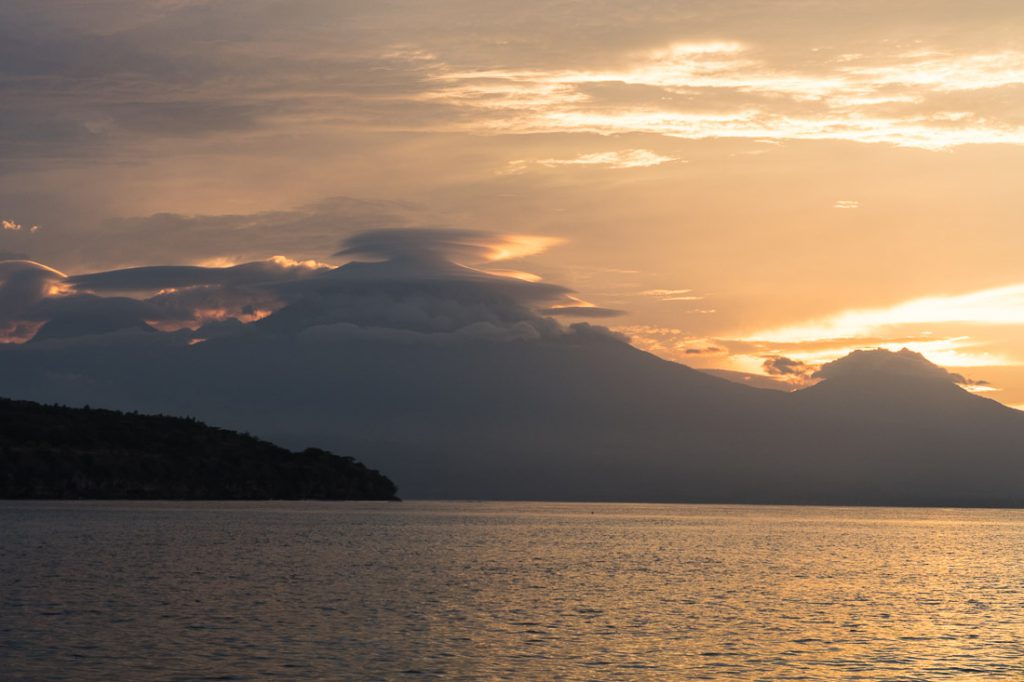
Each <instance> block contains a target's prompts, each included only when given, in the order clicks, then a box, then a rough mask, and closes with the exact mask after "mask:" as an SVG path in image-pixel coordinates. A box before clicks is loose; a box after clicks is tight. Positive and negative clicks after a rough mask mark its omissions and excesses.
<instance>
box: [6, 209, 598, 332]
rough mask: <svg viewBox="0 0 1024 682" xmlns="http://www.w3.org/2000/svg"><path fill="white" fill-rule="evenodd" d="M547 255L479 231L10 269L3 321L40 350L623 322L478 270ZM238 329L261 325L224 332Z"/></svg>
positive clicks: (549, 287)
mask: <svg viewBox="0 0 1024 682" xmlns="http://www.w3.org/2000/svg"><path fill="white" fill-rule="evenodd" d="M545 244H546V242H545V241H544V240H542V239H538V238H533V237H523V236H503V235H496V234H493V233H488V232H483V231H473V230H455V229H440V228H432V229H382V230H371V231H367V232H363V233H358V234H355V235H352V236H350V237H348V238H346V239H344V240H343V241H342V244H341V250H340V251H338V252H337V253H338V255H342V256H344V257H348V258H351V257H356V258H358V259H357V260H353V261H351V262H349V263H347V264H345V265H342V266H340V267H331V266H324V265H320V264H318V263H315V262H303V263H299V262H294V261H287V260H285V259H282V258H278V259H274V260H269V261H262V262H251V263H244V264H241V265H237V266H233V267H199V266H182V265H164V266H145V267H135V268H126V269H121V270H112V271H104V272H96V273H88V274H79V275H74V276H71V277H65V276H64V275H63V274H62V273H59V272H57V271H55V270H52V269H49V268H47V267H46V266H43V265H40V264H38V263H32V262H30V261H9V262H4V263H0V277H2V278H3V280H2V281H3V286H2V288H0V317H2V320H3V321H4V322H5V324H6V325H7V327H8V328H9V329H8V331H9V333H13V331H14V330H15V329H17V330H18V331H19V333H22V334H24V333H25V330H24V329H22V328H21V327H18V325H24V324H28V323H42V324H43V326H42V328H41V330H40V332H39V335H38V339H37V340H40V341H41V340H48V339H53V338H57V337H60V338H69V337H72V336H74V335H76V334H80V335H94V334H98V333H108V332H113V331H118V330H121V329H147V328H148V327H149V325H150V324H153V325H157V326H160V327H165V326H166V327H168V328H169V329H175V328H180V327H181V326H183V325H184V326H189V327H196V326H197V325H202V326H203V327H204V328H205V327H206V326H208V325H210V324H216V325H217V326H216V328H215V329H214V330H213V331H214V333H216V335H218V336H223V335H224V334H225V333H232V332H237V333H247V334H249V333H264V334H299V333H304V332H305V331H308V330H311V329H317V330H318V331H317V332H315V334H317V335H321V336H322V335H324V334H331V335H334V336H344V337H346V338H349V337H355V336H359V337H360V338H370V337H373V338H377V337H381V336H382V335H383V336H388V337H389V338H391V337H394V338H407V337H409V338H413V337H415V335H417V334H419V335H429V336H430V337H431V338H432V339H433V340H436V339H437V338H438V336H437V335H450V336H451V337H452V339H454V340H459V339H471V338H472V339H489V340H502V339H504V340H512V339H528V338H541V337H557V336H560V335H563V334H566V333H574V332H572V328H569V329H568V330H567V329H565V328H563V327H561V326H560V325H559V324H558V323H557V322H555V321H554V320H552V319H550V317H548V316H547V315H548V313H550V312H551V311H556V312H557V313H558V314H566V313H568V314H571V315H573V316H576V317H584V316H592V317H601V316H611V315H614V314H617V311H609V310H606V309H603V308H597V307H592V308H591V307H586V306H582V305H578V304H579V303H580V302H579V300H578V299H577V298H575V297H574V296H572V292H571V290H570V289H568V288H566V287H562V286H559V285H555V284H549V283H546V282H537V281H526V280H523V279H517V278H514V277H506V276H499V275H494V274H490V273H488V272H486V270H484V269H480V268H485V267H486V266H487V264H488V263H490V262H493V261H494V260H496V259H500V258H504V257H506V256H516V255H518V254H520V253H522V254H527V253H532V252H535V251H536V250H538V249H540V248H543V246H544V245H545ZM367 258H370V259H373V260H364V259H367ZM455 259H458V260H459V262H457V261H456V260H455ZM474 266H477V267H474ZM55 284H56V285H58V286H57V288H56V290H54V291H51V288H52V287H53V285H55ZM228 318H237V319H238V320H241V321H243V322H252V324H249V325H240V326H238V325H235V326H231V325H228V326H225V325H223V324H222V323H223V321H224V320H226V319H228ZM261 318H266V319H261ZM581 329H583V328H581ZM58 332H59V333H58ZM581 333H582V332H581ZM197 334H198V335H204V331H203V330H200V331H199V332H197ZM203 338H206V337H205V336H203Z"/></svg>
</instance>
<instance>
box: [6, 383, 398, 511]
mask: <svg viewBox="0 0 1024 682" xmlns="http://www.w3.org/2000/svg"><path fill="white" fill-rule="evenodd" d="M396 492H397V491H396V488H395V486H394V484H393V483H392V482H391V481H390V480H389V479H388V478H387V477H385V476H383V475H382V474H380V473H378V472H377V471H374V470H372V469H368V468H367V467H365V466H363V465H362V464H360V463H359V462H356V461H354V460H353V459H352V458H351V457H337V456H335V455H332V454H331V453H329V452H325V451H323V450H316V449H307V450H305V451H303V452H299V453H293V452H289V451H287V450H285V449H283V448H280V447H277V446H276V445H272V444H271V443H268V442H266V441H262V440H259V439H257V438H254V437H252V436H249V435H244V434H239V433H235V432H232V431H226V430H224V429H216V428H212V427H209V426H206V425H204V424H202V423H200V422H198V421H195V420H194V419H183V418H177V417H164V416H147V415H139V414H125V413H122V412H115V411H111V410H96V409H89V408H77V409H75V408H67V407H59V406H49V405H39V404H37V403H32V402H26V401H13V400H2V399H0V498H21V499H25V498H45V499H182V500H184V499H226V500H231V499H325V500H347V499H354V500H370V499H379V500H393V499H397V498H396V497H395V494H396Z"/></svg>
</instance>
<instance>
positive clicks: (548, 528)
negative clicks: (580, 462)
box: [0, 502, 1024, 680]
mask: <svg viewBox="0 0 1024 682" xmlns="http://www.w3.org/2000/svg"><path fill="white" fill-rule="evenodd" d="M0 520H2V522H3V523H2V525H0V539H2V543H0V569H2V573H0V588H2V597H0V599H2V602H0V603H2V607H3V614H4V617H3V619H2V623H0V638H2V641H4V642H5V645H4V646H3V648H2V651H0V669H3V670H6V671H7V673H5V674H6V675H9V677H5V679H38V678H41V677H45V676H48V675H53V676H54V679H83V678H86V679H93V678H95V679H99V678H102V677H107V678H109V677H111V676H113V677H118V676H120V677H130V678H133V679H173V678H175V677H176V676H180V677H183V678H186V679H194V678H201V677H204V676H206V677H216V676H224V675H227V676H233V677H231V679H256V678H266V677H273V676H279V677H283V678H287V679H310V678H322V679H417V678H426V679H433V678H437V679H531V680H532V679H536V680H541V679H543V680H549V679H550V680H553V679H564V680H584V679H599V680H605V679H643V680H696V679H711V680H717V679H744V680H745V679H779V680H783V679H792V680H796V679H805V680H831V679H836V680H839V679H842V680H896V679H927V680H934V679H1014V680H1019V679H1022V678H1024V664H1022V662H1021V661H1022V660H1024V572H1022V571H1021V570H1020V567H1021V566H1022V565H1024V512H1021V511H997V510H921V509H906V510H900V509H838V508H807V507H714V506H689V505H581V504H541V503H440V502H437V503H434V502H427V503H414V502H406V503H401V504H372V503H356V504H352V503H235V504H219V503H182V504H178V503H137V504H136V503H113V504H102V503H28V504H26V503H0Z"/></svg>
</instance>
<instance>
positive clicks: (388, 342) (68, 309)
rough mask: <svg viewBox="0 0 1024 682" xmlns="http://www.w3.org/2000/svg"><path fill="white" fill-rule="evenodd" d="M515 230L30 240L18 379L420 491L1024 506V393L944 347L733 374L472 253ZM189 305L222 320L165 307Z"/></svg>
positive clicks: (14, 317)
mask: <svg viewBox="0 0 1024 682" xmlns="http://www.w3.org/2000/svg"><path fill="white" fill-rule="evenodd" d="M493 240H494V236H493V235H490V234H486V233H479V232H474V231H467V230H444V229H415V230H413V229H409V230H406V229H387V230H373V231H369V232H366V233H362V234H359V235H355V236H353V237H351V238H350V239H348V240H346V241H345V243H344V244H343V246H344V248H343V249H342V251H341V252H340V254H339V255H343V256H344V257H347V258H355V259H356V260H353V261H352V262H349V263H347V264H345V265H342V266H339V267H322V266H315V267H313V266H304V265H301V264H300V265H293V264H288V263H283V264H282V263H281V262H278V261H273V262H266V263H250V264H242V265H238V266H234V267H231V268H204V267H198V266H159V267H142V268H131V269H126V270H118V271H111V272H106V273H93V274H88V275H78V276H75V277H64V276H63V275H61V274H60V273H58V272H57V271H56V270H54V269H52V268H46V267H45V266H42V265H39V264H35V263H28V264H26V263H23V262H18V263H15V264H13V265H11V266H10V267H9V268H8V269H10V270H11V271H12V272H15V273H16V274H17V276H18V277H20V278H23V279H26V280H27V281H30V282H33V283H35V284H34V285H33V287H26V286H21V285H19V286H17V287H15V286H14V285H13V284H11V282H12V281H14V280H10V281H8V282H7V283H6V284H3V285H2V286H0V293H2V294H4V295H5V296H7V298H8V299H9V300H7V304H6V308H4V309H3V310H5V311H7V312H6V313H5V314H6V315H7V316H8V318H9V319H8V322H9V324H11V325H13V327H12V328H14V327H16V328H19V329H20V328H22V327H24V326H26V325H28V324H29V323H32V324H40V323H43V327H42V329H43V330H44V332H43V333H40V334H39V336H38V338H37V339H34V340H33V341H32V342H31V343H24V344H0V376H2V377H3V384H2V390H3V391H4V393H6V394H7V395H9V396H10V397H15V398H21V399H28V400H36V401H40V402H60V403H64V404H69V405H86V404H89V405H98V406H103V407H108V408H115V409H121V410H128V411H131V410H139V411H143V412H149V413H159V414H170V415H180V416H185V415H192V416H195V417H197V418H200V419H203V420H205V421H208V422H210V423H215V424H218V425H221V426H223V427H226V428H231V429H235V430H239V431H246V432H250V433H254V434H257V435H258V436H260V437H261V438H266V439H269V440H271V441H273V442H275V443H280V444H282V445H284V446H287V447H290V448H293V449H297V448H302V447H306V446H307V445H310V444H312V445H316V446H317V447H322V448H325V449H328V450H332V451H335V452H343V453H345V454H347V455H352V456H355V457H358V458H359V459H360V460H362V461H364V462H366V463H367V464H368V465H370V466H372V467H375V468H379V469H380V470H382V471H386V472H387V473H388V475H389V476H391V477H392V478H393V479H394V480H395V482H396V483H397V484H398V485H399V486H400V487H401V489H402V492H403V495H404V496H406V497H411V498H417V497H427V498H478V499H479V498H483V499H546V500H623V501H691V502H757V503H814V504H875V505H991V506H1024V456H1022V453H1024V413H1022V412H1018V411H1016V410H1012V409H1009V408H1007V407H1004V406H1002V405H1000V404H998V403H996V402H994V401H991V400H988V399H985V398H982V397H979V396H977V395H972V394H970V393H968V392H967V391H965V390H963V389H962V388H961V387H960V386H959V385H958V384H962V383H964V382H965V380H964V378H963V377H960V376H958V375H955V374H951V373H950V372H947V371H946V370H944V369H942V368H941V367H937V366H936V365H934V364H932V363H930V362H928V361H927V360H926V359H925V358H924V357H922V356H920V355H918V354H916V353H912V352H910V351H908V350H904V351H900V352H896V353H893V352H890V351H887V350H871V351H857V352H854V353H852V354H850V355H849V356H847V357H845V358H842V359H840V360H837V361H835V362H833V363H829V364H828V365H825V366H824V367H822V368H821V369H820V371H819V372H818V374H817V378H818V379H819V380H820V381H819V383H817V384H816V385H814V386H812V387H810V388H806V389H804V390H800V391H796V392H785V391H779V390H769V389H761V388H755V387H752V386H750V385H744V384H740V383H736V382H734V381H727V380H726V379H723V378H720V377H718V376H713V375H712V374H709V373H706V372H701V371H697V370H694V369H691V368H689V367H685V366H683V365H681V364H677V363H673V362H669V361H666V360H662V359H660V358H657V357H655V356H653V355H651V354H649V353H646V352H644V351H641V350H639V349H637V348H635V347H633V346H632V345H630V344H629V342H628V340H626V339H625V338H623V337H621V336H619V335H618V334H615V333H613V332H611V331H609V330H608V329H606V328H604V327H600V326H594V325H591V324H588V323H586V322H580V323H577V324H570V325H568V326H566V325H563V324H562V323H560V322H558V321H557V320H556V319H555V317H553V316H558V315H561V314H564V313H565V311H566V310H568V311H570V313H571V315H573V316H577V317H578V316H579V315H585V314H590V315H591V316H593V317H598V318H605V317H608V316H610V315H614V314H616V311H613V310H607V309H603V308H591V307H588V306H581V305H579V299H578V298H577V297H574V296H573V295H572V293H571V292H570V290H568V289H566V288H564V287H561V286H558V285H553V284H548V283H544V282H536V281H532V280H529V279H519V278H512V277H507V276H500V275H497V274H494V273H490V272H487V271H486V270H485V269H482V268H476V267H470V266H467V265H465V264H463V263H464V262H466V261H469V262H481V261H485V260H486V257H487V254H491V253H492V252H494V251H495V250H498V251H501V250H502V249H507V248H512V246H514V244H512V243H511V242H508V243H506V242H503V244H504V246H502V247H501V248H498V247H497V246H495V244H494V241H493ZM510 244H511V246H510ZM359 259H363V260H359ZM474 259H475V260H474ZM12 277H13V276H12ZM61 278H63V279H61ZM57 280H59V281H60V282H61V283H62V284H61V287H57V288H54V287H51V286H50V284H49V283H51V282H53V281H57ZM15 284H17V282H15ZM8 289H10V291H8ZM53 289H56V290H58V291H61V292H63V293H61V294H60V295H59V296H56V297H54V296H48V294H47V293H46V292H48V291H50V290H53ZM25 291H28V292H29V293H30V294H31V296H27V295H23V292H25ZM127 294H131V296H128V295H127ZM19 296H21V298H18V297H19ZM147 296H148V298H147ZM260 306H266V307H267V310H268V311H269V313H268V314H260V315H256V314H255V312H257V310H258V309H259V307H260ZM211 311H212V313H211ZM232 311H237V312H238V314H245V315H250V316H251V317H252V318H255V320H256V321H251V322H249V323H246V324H243V323H242V322H241V321H239V320H237V319H232V318H233V317H235V316H236V315H235V314H232ZM560 311H561V312H560ZM0 312H3V311H0ZM204 315H205V316H206V317H205V318H204V317H203V316H204ZM176 319H178V320H180V319H191V320H195V319H212V320H213V321H210V322H208V323H207V324H205V325H202V326H199V327H198V328H196V329H194V330H193V329H191V328H181V329H178V330H177V331H160V330H159V329H154V327H152V326H150V325H149V324H148V322H147V321H154V324H155V325H157V327H159V326H160V325H167V324H170V322H172V321H173V320H176ZM217 320H219V321H217ZM62 321H72V322H74V324H71V323H70V322H66V323H65V322H62ZM157 322H159V324H157ZM46 324H53V325H54V327H53V328H48V327H46V326H45V325H46ZM17 325H21V326H20V327H19V326H17ZM57 332H59V333H57ZM732 378H736V377H732ZM746 383H747V384H749V382H746ZM774 388H778V387H777V386H775V387H774Z"/></svg>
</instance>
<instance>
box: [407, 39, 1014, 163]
mask: <svg viewBox="0 0 1024 682" xmlns="http://www.w3.org/2000/svg"><path fill="white" fill-rule="evenodd" d="M882 56H884V60H881V63H884V65H879V63H871V62H870V61H869V60H868V58H866V57H864V56H862V55H843V56H841V57H839V58H833V59H830V60H829V59H826V60H823V61H822V62H821V63H815V64H811V65H807V64H805V65H803V66H791V67H789V68H783V67H780V66H776V65H773V64H772V63H770V62H769V61H768V60H767V59H765V58H763V57H761V56H759V54H758V52H757V50H755V49H754V48H753V47H751V46H748V45H745V44H743V43H740V42H729V41H726V42H709V43H699V42H698V43H678V44H674V45H670V46H667V47H663V48H659V49H655V50H648V51H644V52H640V53H637V54H635V55H634V56H633V57H632V59H630V60H629V61H628V62H627V63H625V64H624V65H622V66H620V67H617V68H610V69H576V70H573V69H560V70H558V69H553V70H544V69H480V70H467V69H458V68H452V67H449V66H448V65H446V64H444V63H443V62H438V63H436V64H435V65H434V69H433V70H432V72H431V73H430V76H429V80H430V81H432V84H433V87H431V88H430V89H428V90H427V91H426V92H423V93H420V94H418V95H417V96H416V99H420V100H427V101H432V102H442V103H445V104H447V105H450V106H453V107H457V108H460V109H464V110H467V111H470V112H475V115H471V116H469V117H467V118H462V119H461V122H460V123H458V124H457V125H458V126H459V127H461V128H463V129H469V130H473V131H476V132H492V133H510V132H512V133H521V132H548V133H550V132H580V131H587V132H593V133H599V134H620V133H627V132H642V133H653V134H660V135H666V136H670V137H680V138H689V139H706V138H716V137H734V138H754V139H764V140H787V139H793V140H847V141H854V142H866V143H874V142H884V143H889V144H894V145H899V146H905V147H918V148H925V149H946V148H950V147H955V146H958V145H963V144H972V143H1009V144H1024V126H1021V125H1019V124H1016V123H1014V121H1013V117H1012V116H1009V114H1008V113H1006V112H1004V113H1006V116H1003V117H1000V116H999V115H998V114H997V115H995V116H993V115H991V113H990V112H980V111H977V110H972V109H970V108H968V109H957V110H950V109H949V108H947V107H943V106H942V105H941V104H938V103H935V102H934V100H936V98H939V97H941V96H943V95H948V94H950V93H964V92H967V93H969V92H981V91H991V90H993V89H999V88H1004V87H1015V86H1019V85H1021V84H1024V52H1022V51H1012V50H1003V51H998V52H991V53H985V52H979V53H968V54H959V53H951V52H938V51H921V50H918V51H910V52H900V53H895V54H888V55H882ZM880 57H881V56H879V55H876V62H878V60H879V58H880ZM630 88H633V89H636V88H646V89H647V91H649V92H650V93H651V96H650V97H649V98H647V99H646V100H645V101H641V102H637V101H635V100H631V99H629V98H627V97H625V95H624V93H625V92H626V91H629V89H630Z"/></svg>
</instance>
